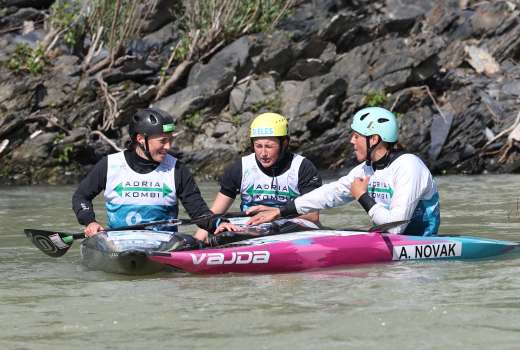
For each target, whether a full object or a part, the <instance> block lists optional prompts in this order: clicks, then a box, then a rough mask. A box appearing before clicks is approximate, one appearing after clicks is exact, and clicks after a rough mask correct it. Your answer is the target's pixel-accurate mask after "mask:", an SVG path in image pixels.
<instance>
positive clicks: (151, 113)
mask: <svg viewBox="0 0 520 350" xmlns="http://www.w3.org/2000/svg"><path fill="white" fill-rule="evenodd" d="M172 131H175V124H174V122H173V118H172V116H171V115H170V114H168V113H167V112H165V111H163V110H161V109H159V108H145V109H140V110H138V111H137V112H136V113H135V114H134V116H133V117H132V120H131V121H130V128H129V134H130V137H131V138H132V140H135V137H136V136H137V134H142V135H144V136H151V135H158V134H161V133H163V132H172Z"/></svg>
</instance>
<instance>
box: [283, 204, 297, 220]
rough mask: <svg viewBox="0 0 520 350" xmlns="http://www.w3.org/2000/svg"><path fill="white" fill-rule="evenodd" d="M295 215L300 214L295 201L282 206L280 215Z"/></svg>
mask: <svg viewBox="0 0 520 350" xmlns="http://www.w3.org/2000/svg"><path fill="white" fill-rule="evenodd" d="M294 215H298V211H296V204H294V202H287V203H286V204H285V205H284V206H283V207H281V208H280V216H281V217H282V218H284V217H288V216H294Z"/></svg>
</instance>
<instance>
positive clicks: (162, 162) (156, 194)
mask: <svg viewBox="0 0 520 350" xmlns="http://www.w3.org/2000/svg"><path fill="white" fill-rule="evenodd" d="M174 130H175V124H174V121H173V118H172V116H171V115H169V114H168V113H167V112H165V111H162V110H160V109H157V108H147V109H142V110H139V111H137V113H136V114H135V115H134V116H133V117H132V120H131V121H130V128H129V133H130V137H131V142H130V143H129V145H128V147H127V149H126V150H124V151H121V152H118V153H114V154H110V155H108V156H105V157H103V158H102V159H101V160H100V161H99V162H98V163H97V164H96V165H95V166H94V168H93V169H92V170H91V171H90V173H89V174H88V175H87V176H86V177H85V179H83V181H81V183H80V184H79V187H78V188H77V190H76V192H75V193H74V195H73V197H72V207H73V210H74V213H75V214H76V217H77V219H78V222H79V223H80V224H82V225H85V226H86V228H85V230H84V231H85V235H86V236H92V235H95V234H96V233H98V232H100V231H102V230H103V229H104V227H103V226H102V225H101V224H99V223H98V222H97V221H96V217H95V213H94V208H93V205H92V200H93V199H94V197H96V196H97V195H98V194H99V193H100V192H101V191H103V190H104V197H105V206H106V211H107V219H108V226H110V227H121V226H128V225H133V224H138V223H140V222H143V223H145V222H150V221H161V220H168V219H175V218H177V214H178V209H179V208H178V200H180V201H181V203H182V204H183V206H184V208H185V209H186V211H187V212H188V214H189V216H190V217H191V218H199V217H201V216H204V215H211V214H212V213H211V212H210V210H209V208H208V206H207V204H206V203H205V202H204V200H203V198H202V196H201V193H200V191H199V188H198V187H197V184H196V183H195V181H194V179H193V176H192V174H191V173H190V171H189V170H188V168H187V167H186V166H185V165H184V164H182V163H181V162H179V161H178V160H177V159H176V158H175V157H173V156H172V155H170V154H169V153H168V150H169V149H170V147H171V144H172V137H173V136H172V133H173V132H174ZM216 220H217V219H216V218H215V220H208V221H207V222H206V223H201V224H200V227H202V228H204V229H206V230H213V229H214V225H215V224H216V222H215V221H216ZM162 229H166V230H171V229H172V228H171V226H170V227H164V228H162Z"/></svg>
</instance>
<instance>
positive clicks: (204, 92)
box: [153, 85, 211, 118]
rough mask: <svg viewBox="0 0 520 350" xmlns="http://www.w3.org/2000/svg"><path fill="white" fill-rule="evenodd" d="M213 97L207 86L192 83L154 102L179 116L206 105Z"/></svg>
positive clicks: (158, 106)
mask: <svg viewBox="0 0 520 350" xmlns="http://www.w3.org/2000/svg"><path fill="white" fill-rule="evenodd" d="M210 98H211V91H209V89H208V88H206V87H205V86H198V85H192V86H188V87H187V88H185V89H182V90H181V91H179V92H177V93H175V94H173V95H170V96H167V97H164V98H162V99H160V100H159V101H157V102H155V103H154V104H153V106H154V107H157V108H160V109H163V110H165V111H167V112H169V113H171V114H173V115H175V116H177V117H178V118H182V117H183V116H185V115H187V114H189V113H193V112H195V111H198V110H200V109H203V108H204V107H206V106H207V105H208V103H209V101H210Z"/></svg>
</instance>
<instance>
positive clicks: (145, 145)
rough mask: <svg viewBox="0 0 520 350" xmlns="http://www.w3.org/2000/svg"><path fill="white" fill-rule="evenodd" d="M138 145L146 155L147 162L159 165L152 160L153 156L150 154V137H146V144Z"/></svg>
mask: <svg viewBox="0 0 520 350" xmlns="http://www.w3.org/2000/svg"><path fill="white" fill-rule="evenodd" d="M137 145H138V146H139V148H140V149H141V150H142V151H143V153H144V155H145V157H146V159H147V160H149V161H151V162H154V163H159V162H157V161H155V160H154V159H153V158H152V155H151V154H150V151H149V147H148V136H145V137H144V144H142V143H138V144H137Z"/></svg>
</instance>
